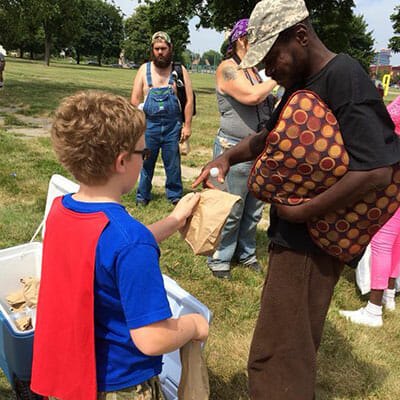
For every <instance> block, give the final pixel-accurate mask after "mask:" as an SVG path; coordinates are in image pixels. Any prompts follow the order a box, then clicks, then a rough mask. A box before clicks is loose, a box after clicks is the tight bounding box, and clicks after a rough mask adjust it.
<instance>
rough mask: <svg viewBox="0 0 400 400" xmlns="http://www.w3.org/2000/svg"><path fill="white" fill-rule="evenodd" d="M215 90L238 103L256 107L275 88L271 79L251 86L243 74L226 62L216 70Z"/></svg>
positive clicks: (232, 64) (231, 63)
mask: <svg viewBox="0 0 400 400" xmlns="http://www.w3.org/2000/svg"><path fill="white" fill-rule="evenodd" d="M216 81H217V89H218V91H219V92H220V93H222V94H228V95H229V96H231V97H233V98H234V99H235V100H237V101H239V102H240V103H243V104H247V105H256V104H259V103H261V102H262V101H263V100H264V99H265V98H266V97H267V96H268V95H269V94H270V93H271V90H272V89H273V88H274V87H275V86H276V82H275V81H274V80H272V79H270V80H268V81H267V82H262V83H259V84H257V85H252V84H251V82H250V81H249V80H248V79H247V77H246V75H245V72H244V71H243V70H239V69H238V67H237V65H236V64H234V63H233V62H231V61H229V60H226V61H224V62H223V63H222V64H221V65H220V66H219V67H218V69H217V73H216Z"/></svg>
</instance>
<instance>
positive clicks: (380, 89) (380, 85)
mask: <svg viewBox="0 0 400 400" xmlns="http://www.w3.org/2000/svg"><path fill="white" fill-rule="evenodd" d="M372 82H373V83H374V85H375V87H376V88H377V89H378V92H379V94H380V96H381V97H383V95H384V93H385V88H384V87H383V83H382V82H381V81H380V80H379V79H372Z"/></svg>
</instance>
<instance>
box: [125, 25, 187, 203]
mask: <svg viewBox="0 0 400 400" xmlns="http://www.w3.org/2000/svg"><path fill="white" fill-rule="evenodd" d="M150 53H151V62H148V63H145V64H143V65H142V66H141V67H140V68H139V71H138V73H137V75H136V78H135V81H134V83H133V88H132V96H131V103H132V104H133V105H134V106H139V104H140V103H141V102H142V99H143V98H144V104H143V111H144V112H145V114H146V125H147V126H146V133H145V139H146V147H147V148H148V149H150V150H151V156H150V157H149V159H147V160H145V161H144V162H143V168H142V171H141V172H140V182H139V186H138V190H137V195H136V204H137V205H138V206H146V205H147V204H148V203H149V201H150V200H151V188H152V184H151V181H152V179H153V173H154V167H155V164H156V161H157V157H158V153H159V151H160V149H161V157H162V160H163V163H164V169H165V174H166V178H167V179H166V182H165V191H166V197H167V199H168V200H169V201H170V202H171V203H172V204H174V205H175V204H176V203H177V202H178V201H179V199H180V198H181V197H182V178H181V160H180V154H179V141H181V140H182V141H183V140H186V139H188V138H189V136H190V135H191V122H192V116H193V92H192V86H191V82H190V78H189V74H188V72H187V70H186V68H185V67H183V66H182V71H183V80H184V85H185V91H186V97H187V102H186V105H185V109H184V115H185V122H184V124H183V122H182V117H181V104H180V103H179V100H178V96H177V88H176V81H175V80H174V78H173V75H172V72H173V63H172V57H173V46H172V42H171V39H170V37H169V35H168V34H167V33H166V32H156V33H155V34H154V35H153V37H152V40H151V48H150ZM178 84H179V81H178Z"/></svg>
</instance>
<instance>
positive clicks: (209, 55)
mask: <svg viewBox="0 0 400 400" xmlns="http://www.w3.org/2000/svg"><path fill="white" fill-rule="evenodd" d="M206 60H207V61H208V62H209V64H210V65H211V66H213V67H216V66H217V65H218V64H219V63H220V62H221V60H222V56H221V53H218V51H215V50H208V51H206V52H204V53H203V55H202V57H201V60H200V63H201V64H207V63H206Z"/></svg>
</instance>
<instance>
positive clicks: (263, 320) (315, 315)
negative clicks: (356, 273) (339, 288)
mask: <svg viewBox="0 0 400 400" xmlns="http://www.w3.org/2000/svg"><path fill="white" fill-rule="evenodd" d="M342 269H343V263H341V262H340V261H338V260H336V259H334V258H333V257H330V256H328V255H324V254H311V253H305V252H301V251H294V250H290V249H287V248H283V247H280V246H276V245H273V246H272V249H271V251H270V258H269V267H268V273H267V277H266V278H265V282H264V288H263V292H262V296H261V307H260V314H259V316H258V320H257V324H256V328H255V331H254V336H253V341H252V344H251V348H250V355H249V363H248V372H249V388H250V397H251V399H252V400H312V399H313V398H314V387H315V378H316V359H317V350H318V347H319V344H320V342H321V336H322V330H323V326H324V322H325V318H326V314H327V312H328V308H329V304H330V301H331V298H332V295H333V290H334V287H335V285H336V283H337V281H338V279H339V275H340V273H341V271H342Z"/></svg>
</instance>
